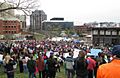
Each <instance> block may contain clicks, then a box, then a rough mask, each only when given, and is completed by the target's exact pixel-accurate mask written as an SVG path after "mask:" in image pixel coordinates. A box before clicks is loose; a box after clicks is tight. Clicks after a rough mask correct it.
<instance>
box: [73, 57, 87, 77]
mask: <svg viewBox="0 0 120 78" xmlns="http://www.w3.org/2000/svg"><path fill="white" fill-rule="evenodd" d="M87 66H88V63H87V60H86V59H85V58H81V57H78V58H77V59H76V60H75V70H76V75H77V76H80V77H84V76H87V75H88V71H87Z"/></svg>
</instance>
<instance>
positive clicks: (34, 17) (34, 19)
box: [30, 10, 47, 32]
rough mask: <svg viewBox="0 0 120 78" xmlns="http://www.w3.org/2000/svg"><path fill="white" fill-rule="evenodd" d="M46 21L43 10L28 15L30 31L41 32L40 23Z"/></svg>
mask: <svg viewBox="0 0 120 78" xmlns="http://www.w3.org/2000/svg"><path fill="white" fill-rule="evenodd" d="M44 20H47V15H46V14H45V12H44V11H43V10H35V11H34V12H32V14H31V15H30V31H33V32H40V31H41V30H43V28H42V21H44Z"/></svg>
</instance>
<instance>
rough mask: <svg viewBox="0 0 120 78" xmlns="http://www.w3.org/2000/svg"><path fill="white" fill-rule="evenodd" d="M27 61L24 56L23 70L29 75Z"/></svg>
mask: <svg viewBox="0 0 120 78" xmlns="http://www.w3.org/2000/svg"><path fill="white" fill-rule="evenodd" d="M27 61H28V60H27V59H26V56H23V58H22V62H23V70H24V73H27V71H28V69H27Z"/></svg>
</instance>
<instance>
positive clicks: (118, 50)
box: [112, 45, 120, 57]
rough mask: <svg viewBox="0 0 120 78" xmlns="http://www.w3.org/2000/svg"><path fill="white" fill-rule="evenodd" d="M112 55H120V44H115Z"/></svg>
mask: <svg viewBox="0 0 120 78" xmlns="http://www.w3.org/2000/svg"><path fill="white" fill-rule="evenodd" d="M112 55H116V56H117V57H120V45H115V46H114V47H113V49H112Z"/></svg>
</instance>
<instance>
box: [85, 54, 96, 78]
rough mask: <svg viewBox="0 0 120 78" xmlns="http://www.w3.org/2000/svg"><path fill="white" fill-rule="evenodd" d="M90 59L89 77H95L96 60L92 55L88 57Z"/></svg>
mask: <svg viewBox="0 0 120 78" xmlns="http://www.w3.org/2000/svg"><path fill="white" fill-rule="evenodd" d="M87 60H88V62H89V63H88V67H87V70H88V78H93V76H94V68H95V67H96V61H95V60H94V59H93V58H92V56H89V57H88V58H87Z"/></svg>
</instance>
